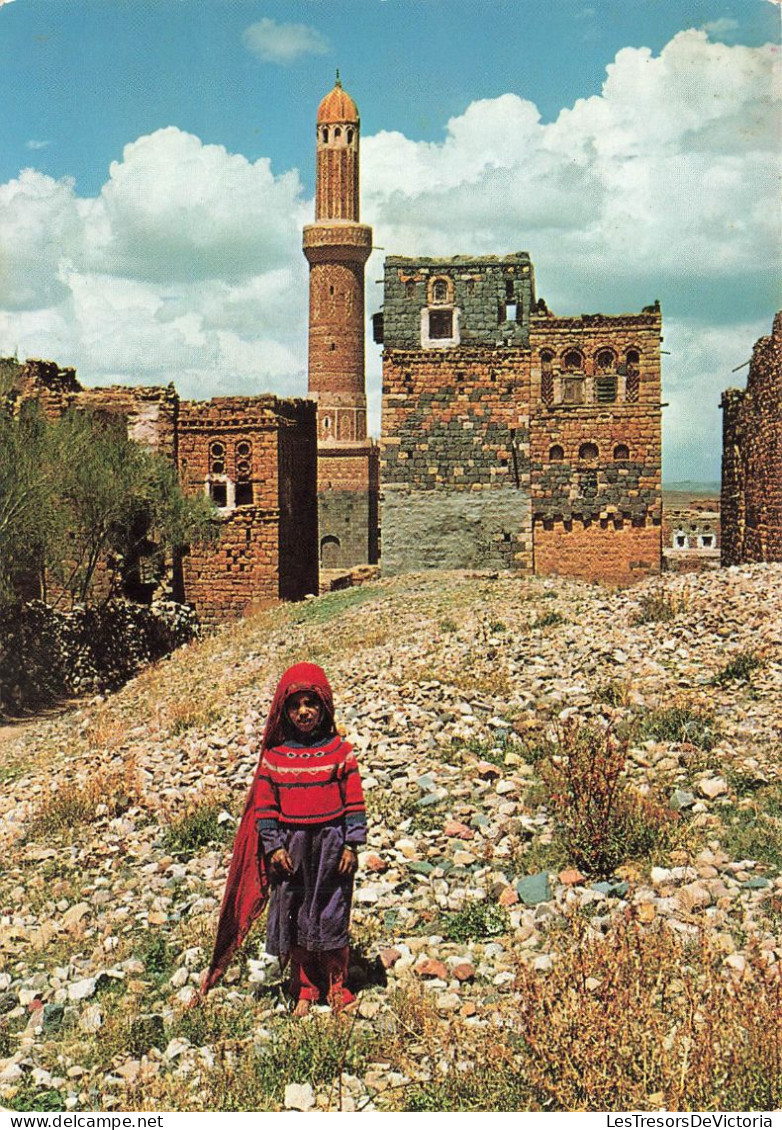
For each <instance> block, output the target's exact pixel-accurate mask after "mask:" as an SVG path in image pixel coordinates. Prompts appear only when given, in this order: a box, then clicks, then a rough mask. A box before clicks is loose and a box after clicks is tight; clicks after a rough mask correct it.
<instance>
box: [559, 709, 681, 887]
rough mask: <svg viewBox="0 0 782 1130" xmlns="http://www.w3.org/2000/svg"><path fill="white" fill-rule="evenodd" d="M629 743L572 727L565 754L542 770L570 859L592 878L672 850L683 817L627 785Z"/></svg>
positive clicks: (562, 747) (563, 735) (565, 735)
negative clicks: (667, 848) (660, 850)
mask: <svg viewBox="0 0 782 1130" xmlns="http://www.w3.org/2000/svg"><path fill="white" fill-rule="evenodd" d="M627 748H628V739H627V738H626V737H624V738H621V737H619V736H617V735H616V734H614V733H612V732H611V731H610V730H609V731H606V732H603V731H600V730H596V729H593V728H591V727H588V726H581V727H579V726H577V725H575V724H573V723H570V724H566V725H565V726H564V727H563V728H562V730H561V731H560V740H559V751H558V753H557V754H556V755H555V756H554V757H552V758H551V759H550V760H549V761H547V762H545V764H543V765H542V767H541V777H542V778H543V781H544V784H545V785H547V786H548V789H549V792H550V796H551V802H552V804H553V806H554V809H555V811H556V813H557V815H558V817H559V823H560V829H561V831H560V833H559V834H560V835H561V836H562V837H563V842H564V846H565V848H566V850H567V853H568V856H569V858H570V860H571V862H572V863H574V864H575V866H576V867H578V868H580V869H581V870H582V871H584V872H585V873H586V874H587V875H610V874H611V873H612V872H613V871H614V870H615V868H616V867H618V866H619V864H621V863H624V862H625V861H626V860H628V859H632V858H638V857H643V856H647V855H649V853H650V852H651V851H652V850H653V849H657V848H662V847H665V846H668V844H669V842H670V840H671V838H672V834H673V830H674V828H675V826H676V824H677V823H678V816H677V815H676V814H675V813H672V812H671V811H670V810H669V809H666V808H662V807H661V806H659V805H655V804H652V803H651V802H650V801H648V800H646V799H645V798H644V797H641V796H638V795H637V794H636V793H634V792H632V791H631V790H630V789H629V788H628V787H627V785H626V783H625V780H624V771H625V765H626V762H627Z"/></svg>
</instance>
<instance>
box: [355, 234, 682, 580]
mask: <svg viewBox="0 0 782 1130" xmlns="http://www.w3.org/2000/svg"><path fill="white" fill-rule="evenodd" d="M660 332H661V319H660V310H659V306H657V304H655V305H654V306H648V307H646V308H645V309H644V310H643V311H642V312H641V313H640V314H621V315H617V316H607V315H603V314H591V315H587V314H581V315H578V316H575V317H554V316H553V315H552V314H551V313H550V311H549V310H548V309H547V307H546V305H545V303H544V302H543V301H542V300H541V301H538V300H536V297H535V277H534V272H533V267H532V263H531V262H530V257H529V255H528V254H527V253H526V252H523V251H521V252H517V253H516V254H514V255H506V256H503V257H499V256H495V255H487V256H480V257H472V256H466V255H457V256H454V257H453V258H450V259H429V258H421V259H408V258H402V257H400V256H393V257H390V258H388V259H386V263H385V285H384V294H383V312H382V314H380V315H377V316H376V320H375V338H376V340H378V341H381V342H383V344H384V350H383V422H382V430H381V445H380V446H381V474H382V487H383V493H382V497H383V513H382V527H383V570H384V572H388V573H395V572H405V571H408V570H415V569H427V568H446V569H449V568H474V567H476V566H480V567H483V568H500V569H516V570H519V571H522V572H530V571H534V572H536V573H543V574H546V573H562V574H565V575H569V576H577V577H584V578H586V579H590V580H605V581H609V582H612V583H619V584H626V583H628V582H629V581H632V580H634V579H636V578H639V577H643V576H645V575H648V574H653V573H659V571H660V565H661V550H662V545H661V524H660V523H661V509H662V497H661V404H660V341H661V337H660Z"/></svg>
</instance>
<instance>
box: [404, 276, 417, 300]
mask: <svg viewBox="0 0 782 1130" xmlns="http://www.w3.org/2000/svg"><path fill="white" fill-rule="evenodd" d="M405 294H406V295H407V297H408V298H415V283H414V282H413V280H412V279H408V280H407V282H406V283H405Z"/></svg>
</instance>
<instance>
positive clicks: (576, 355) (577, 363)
mask: <svg viewBox="0 0 782 1130" xmlns="http://www.w3.org/2000/svg"><path fill="white" fill-rule="evenodd" d="M562 364H563V366H564V368H565V371H566V372H568V373H581V372H583V371H584V358H583V356H582V354H581V351H580V350H578V349H568V351H567V353H566V354H565V356H564V357H563V358H562Z"/></svg>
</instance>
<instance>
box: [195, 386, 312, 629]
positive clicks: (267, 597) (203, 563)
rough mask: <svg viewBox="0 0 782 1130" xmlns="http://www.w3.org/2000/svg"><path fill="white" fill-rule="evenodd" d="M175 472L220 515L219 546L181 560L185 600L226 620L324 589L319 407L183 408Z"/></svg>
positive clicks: (264, 402)
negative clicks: (318, 479)
mask: <svg viewBox="0 0 782 1130" xmlns="http://www.w3.org/2000/svg"><path fill="white" fill-rule="evenodd" d="M177 440H178V443H177V458H178V464H179V475H180V479H181V482H182V484H183V486H184V487H185V489H186V490H187V491H188V492H190V493H195V492H197V491H204V492H205V493H207V494H209V495H210V496H211V498H212V501H213V502H214V503H215V505H216V506H217V507H218V508H219V512H220V539H219V542H218V543H217V545H216V546H208V547H193V548H192V549H191V551H190V552H189V553H188V554H186V555H185V556H184V557H183V558H182V563H181V566H182V581H183V586H184V593H185V596H186V598H187V600H188V602H189V603H191V604H194V605H195V607H196V609H197V610H198V613H199V615H200V617H201V619H202V620H204V621H206V622H207V623H220V622H222V621H225V620H229V619H233V618H235V617H237V616H242V615H247V614H248V613H250V612H252V611H255V610H257V609H259V608H263V607H264V606H266V605H269V604H272V603H274V601H276V600H278V599H281V600H297V599H298V600H300V599H301V598H302V597H303V596H305V595H306V594H307V593H317V591H318V558H317V552H318V550H317V496H316V490H315V484H316V475H317V444H316V436H315V406H314V405H313V404H312V403H311V402H310V401H306V400H279V399H278V398H277V397H275V396H254V397H219V398H215V399H213V400H207V401H204V402H198V401H183V402H182V404H181V405H180V411H179V419H178V426H177Z"/></svg>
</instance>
